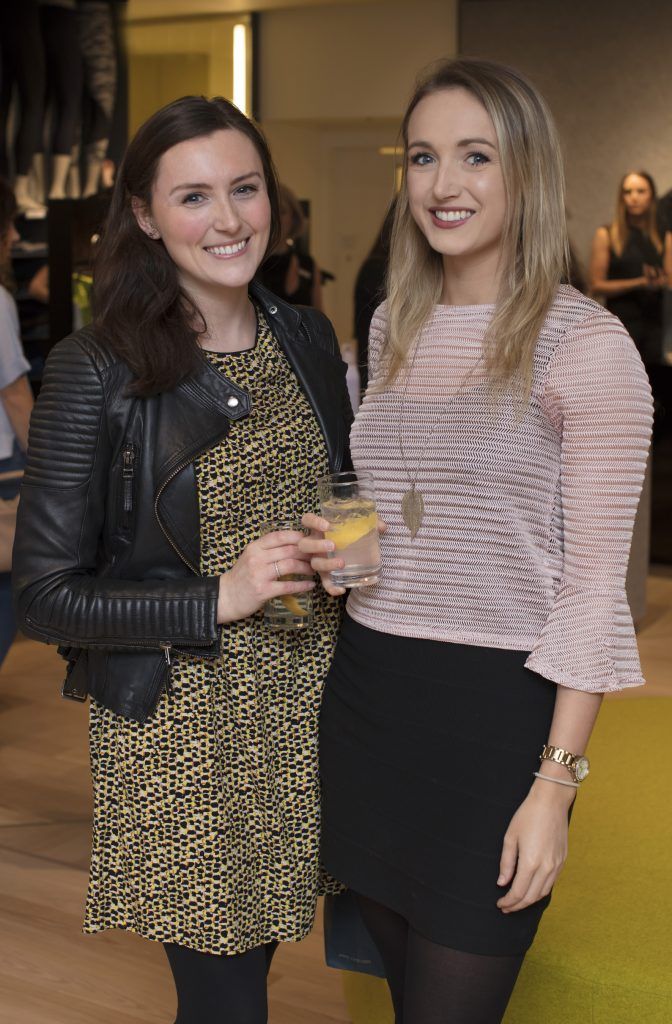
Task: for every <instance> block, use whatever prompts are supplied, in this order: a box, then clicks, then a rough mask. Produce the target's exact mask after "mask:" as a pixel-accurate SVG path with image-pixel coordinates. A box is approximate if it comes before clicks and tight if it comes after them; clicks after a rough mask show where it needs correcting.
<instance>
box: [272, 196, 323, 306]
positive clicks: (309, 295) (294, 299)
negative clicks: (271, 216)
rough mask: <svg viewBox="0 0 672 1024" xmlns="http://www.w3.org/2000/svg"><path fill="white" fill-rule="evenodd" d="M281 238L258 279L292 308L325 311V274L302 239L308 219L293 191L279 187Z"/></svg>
mask: <svg viewBox="0 0 672 1024" xmlns="http://www.w3.org/2000/svg"><path fill="white" fill-rule="evenodd" d="M278 196H279V200H280V237H279V239H278V243H277V245H276V246H275V247H274V249H273V251H272V253H271V254H270V255H269V256H268V257H267V258H266V259H265V260H264V262H263V263H262V265H261V267H260V268H259V270H258V272H257V280H259V281H260V282H261V283H262V284H263V285H264V286H265V287H266V288H268V290H269V291H271V292H273V294H274V295H278V296H279V297H280V298H281V299H284V300H285V302H291V304H292V305H293V306H312V307H313V308H314V309H319V310H321V309H322V272H321V270H320V268H319V266H318V265H317V262H316V260H314V259H313V257H312V256H311V255H310V254H309V253H308V252H306V251H305V247H304V246H303V245H302V239H303V236H304V234H305V232H306V227H307V225H306V218H305V216H304V213H303V210H302V209H301V204H300V203H299V200H298V199H297V198H296V196H295V195H294V193H293V192H292V190H291V188H288V187H287V186H286V185H283V184H282V183H281V184H280V185H279V186H278Z"/></svg>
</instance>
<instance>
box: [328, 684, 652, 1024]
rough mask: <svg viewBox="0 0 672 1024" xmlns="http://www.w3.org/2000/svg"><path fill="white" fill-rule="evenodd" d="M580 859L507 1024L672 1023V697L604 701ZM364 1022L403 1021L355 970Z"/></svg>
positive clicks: (581, 812)
mask: <svg viewBox="0 0 672 1024" xmlns="http://www.w3.org/2000/svg"><path fill="white" fill-rule="evenodd" d="M589 753H590V757H591V762H592V767H593V771H592V774H591V776H590V778H589V779H588V780H587V782H586V783H585V784H584V786H583V788H582V790H581V792H580V793H579V798H578V800H577V804H576V810H575V812H574V816H573V820H572V827H571V832H570V855H569V859H568V862H567V865H566V867H565V870H564V872H563V874H562V876H561V878H560V880H559V882H558V883H557V885H556V888H555V892H554V895H553V901H552V903H551V906H550V908H549V910H548V911H547V912H546V914H545V915H544V917H543V919H542V922H541V926H540V928H539V932H538V934H537V938H536V940H535V943H534V945H533V947H532V949H531V950H530V952H529V954H528V956H527V958H526V961H525V964H524V966H523V969H522V972H521V975H520V978H519V980H518V984H517V986H516V990H515V992H514V995H513V998H512V1000H511V1004H510V1006H509V1009H508V1011H507V1015H506V1018H505V1024H540V1022H542V1021H546V1020H561V1021H564V1022H566V1024H672V700H670V699H668V698H663V697H660V698H646V697H636V698H627V699H618V700H614V699H609V698H607V700H605V703H604V706H603V708H602V711H601V713H600V718H599V719H598V724H597V726H596V729H595V733H594V735H593V739H592V740H591V744H590V751H589ZM343 977H344V986H345V992H346V998H347V1002H348V1007H349V1009H350V1013H351V1016H352V1020H353V1022H354V1024H392V1020H393V1017H392V1010H391V1004H390V1001H389V997H388V995H387V990H386V986H385V984H384V983H383V982H380V981H378V980H377V979H375V978H369V977H366V976H364V975H356V974H350V973H346V974H344V976H343Z"/></svg>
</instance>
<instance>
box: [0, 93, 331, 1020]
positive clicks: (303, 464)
mask: <svg viewBox="0 0 672 1024" xmlns="http://www.w3.org/2000/svg"><path fill="white" fill-rule="evenodd" d="M277 230H278V202H277V186H276V179H275V173H274V169H273V165H272V162H271V157H270V154H269V151H268V148H267V145H266V142H265V140H264V138H263V136H262V134H261V132H260V131H259V129H258V128H257V127H256V126H255V125H254V124H253V123H252V122H251V121H249V120H248V119H247V118H245V117H244V116H243V115H242V114H241V113H240V112H239V111H238V110H237V108H236V107H234V106H233V105H232V104H230V103H228V102H227V101H226V100H223V99H214V100H210V101H208V100H205V99H203V98H200V97H186V98H184V99H181V100H178V101H176V102H174V103H172V104H170V105H169V106H167V107H165V108H163V109H162V110H160V111H159V112H158V113H156V114H155V115H154V116H153V117H151V118H150V119H149V120H148V121H147V122H146V123H145V124H144V125H143V126H142V127H141V128H140V129H139V131H138V133H137V134H136V136H135V138H134V139H133V140H132V142H131V143H130V145H129V148H128V151H127V153H126V156H125V158H124V161H123V164H122V166H121V168H120V170H119V174H118V177H117V181H116V184H115V189H114V194H113V198H112V205H111V210H110V215H109V219H108V222H107V227H106V230H105V232H104V235H103V238H102V240H101V243H100V247H99V252H98V257H97V265H96V270H95V275H94V279H95V293H94V306H95V316H94V322H93V325H92V327H90V328H84V329H83V330H81V331H79V332H78V333H77V334H75V335H73V336H72V337H70V338H68V339H66V340H65V341H63V342H61V343H60V344H59V345H57V346H56V347H55V349H54V350H53V352H52V354H51V355H50V358H49V360H48V364H47V367H46V371H45V377H44V383H43V386H42V391H41V395H40V399H39V401H38V404H37V407H36V411H35V414H34V416H33V420H32V425H31V444H30V455H29V459H28V466H27V470H26V481H25V485H24V488H23V492H22V499H21V509H20V515H19V523H18V529H17V542H16V555H15V564H16V596H17V602H18V609H19V614H20V618H21V622H22V625H23V628H24V629H25V631H26V632H27V633H28V634H29V635H30V636H32V637H34V638H36V639H39V640H44V641H46V642H49V643H58V644H60V645H61V646H60V650H61V653H62V654H63V655H64V656H65V657H66V658H67V659H68V662H69V668H68V675H67V678H66V682H65V684H64V694H65V695H66V696H72V697H74V698H77V699H84V698H85V697H86V695H87V693H88V694H89V695H90V696H91V712H90V744H91V763H92V771H93V783H94V793H95V811H94V825H93V851H92V860H91V880H90V886H89V893H88V899H87V908H86V918H85V925H84V928H85V931H87V932H97V931H100V930H101V929H106V928H124V929H128V930H131V931H134V932H136V933H138V934H140V935H142V936H145V937H146V938H149V939H154V940H157V941H160V942H162V943H163V944H164V946H165V949H166V952H167V955H168V959H169V961H170V966H171V968H172V971H173V974H174V977H175V982H176V986H177V992H178V1016H177V1021H178V1022H179V1024H209V1022H213V1024H214V1022H223V1021H226V1022H227V1024H237V1022H245V1024H248V1022H252V1021H254V1022H255V1024H257V1022H261V1021H265V1020H266V1015H267V1011H266V973H267V970H268V967H269V964H270V961H271V957H272V955H273V952H274V950H275V948H276V946H277V944H278V942H281V941H296V940H298V939H301V938H302V937H303V936H304V935H305V934H306V933H307V932H308V931H309V929H310V927H311V925H312V922H313V916H314V912H315V904H316V898H317V895H318V890H319V889H320V886H321V881H320V872H319V863H318V827H319V821H318V817H319V804H318V778H317V766H316V752H317V737H316V728H317V712H318V706H319V701H320V694H321V687H322V680H323V676H324V673H325V671H326V667H327V665H328V662H329V659H330V656H331V652H332V648H333V644H334V641H335V636H336V631H337V629H338V625H339V619H340V610H339V605H340V602H339V601H337V600H334V599H333V598H331V597H329V596H328V595H326V594H324V595H322V594H320V593H315V601H314V620H313V624H312V625H311V627H310V628H308V629H305V630H302V631H301V632H300V633H299V632H297V633H289V632H277V633H274V632H271V631H269V630H265V629H264V626H263V615H262V611H261V609H262V607H263V605H264V602H265V601H267V600H268V599H271V598H274V597H282V598H284V599H286V600H287V601H288V602H289V601H291V599H292V595H296V594H301V593H305V592H306V591H309V590H312V589H313V586H314V584H313V582H312V580H311V579H310V578H309V577H310V576H311V569H310V565H309V562H308V560H307V558H306V556H304V555H302V554H301V553H300V552H299V550H298V547H297V542H298V540H299V539H300V537H301V533H299V532H297V531H296V530H285V529H280V530H279V529H274V530H271V532H269V533H265V532H264V529H263V524H264V523H267V522H271V521H278V520H281V521H287V520H296V519H297V517H298V516H300V514H301V513H302V512H303V511H304V509H305V508H307V507H308V508H310V507H313V508H315V507H316V506H317V498H316V486H315V481H316V478H317V477H318V476H319V475H320V474H321V473H324V472H327V471H328V470H329V469H332V470H334V469H339V468H340V467H341V465H342V462H343V458H344V451H345V442H346V438H347V430H348V425H349V418H350V417H349V403H348V398H347V392H346V389H345V383H344V374H345V366H344V364H343V363H342V362H341V360H340V358H339V355H338V346H337V343H336V339H335V337H334V333H333V329H332V328H331V325H330V324H329V322H328V321H327V320H326V318H325V317H323V316H322V315H321V314H318V313H314V312H310V311H309V312H301V313H299V312H298V311H297V310H295V309H294V308H292V307H290V306H288V305H286V304H285V303H283V302H281V301H280V300H278V299H276V298H275V297H274V296H273V295H272V294H270V293H268V292H267V291H266V290H265V289H263V288H261V287H259V286H257V285H255V284H253V283H252V280H253V277H254V274H255V272H256V270H257V267H258V266H259V264H260V263H261V261H262V259H263V258H264V255H265V253H266V252H267V251H268V250H269V249H270V248H272V246H273V243H274V239H275V237H276V236H277ZM262 534H263V535H262ZM306 577H308V578H306Z"/></svg>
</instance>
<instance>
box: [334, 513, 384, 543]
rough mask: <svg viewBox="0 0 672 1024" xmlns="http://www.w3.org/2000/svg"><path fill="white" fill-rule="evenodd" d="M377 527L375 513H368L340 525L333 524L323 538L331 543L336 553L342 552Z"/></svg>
mask: <svg viewBox="0 0 672 1024" xmlns="http://www.w3.org/2000/svg"><path fill="white" fill-rule="evenodd" d="M377 526H378V517H377V515H376V513H375V512H369V514H368V515H366V516H357V517H355V518H353V519H346V520H345V521H344V522H342V523H334V524H333V526H332V528H331V530H327V532H326V533H325V537H326V538H327V540H331V541H333V543H334V545H335V547H336V550H337V551H342V550H343V549H344V548H347V547H349V546H350V545H351V544H355V543H356V541H358V540H361V539H362V537H365V536H366V534H367V533H370V532H371V530H375V529H376V528H377Z"/></svg>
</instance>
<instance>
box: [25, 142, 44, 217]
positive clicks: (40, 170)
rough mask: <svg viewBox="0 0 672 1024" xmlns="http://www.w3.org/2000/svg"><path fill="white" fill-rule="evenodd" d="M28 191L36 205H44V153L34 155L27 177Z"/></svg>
mask: <svg viewBox="0 0 672 1024" xmlns="http://www.w3.org/2000/svg"><path fill="white" fill-rule="evenodd" d="M28 191H29V192H30V196H31V198H32V199H34V200H35V202H36V203H40V204H41V205H44V197H45V180H44V153H34V154H33V162H32V165H31V168H30V174H29V176H28Z"/></svg>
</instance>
